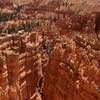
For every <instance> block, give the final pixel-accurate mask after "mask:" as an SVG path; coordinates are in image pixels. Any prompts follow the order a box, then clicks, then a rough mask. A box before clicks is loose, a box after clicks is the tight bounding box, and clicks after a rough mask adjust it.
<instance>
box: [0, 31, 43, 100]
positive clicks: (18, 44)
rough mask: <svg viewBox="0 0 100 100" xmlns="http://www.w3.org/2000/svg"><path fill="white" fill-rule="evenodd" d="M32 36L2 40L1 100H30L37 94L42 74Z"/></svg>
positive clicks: (0, 64)
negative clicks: (38, 82)
mask: <svg viewBox="0 0 100 100" xmlns="http://www.w3.org/2000/svg"><path fill="white" fill-rule="evenodd" d="M30 35H31V34H30ZM30 35H29V34H27V33H26V34H23V36H20V35H13V36H12V35H5V36H2V38H0V54H1V56H0V81H1V82H0V100H14V99H15V100H30V98H31V96H32V95H34V93H35V92H36V86H37V81H38V79H39V78H40V77H42V76H41V75H42V73H41V74H40V69H41V68H40V67H39V64H38V63H37V61H38V59H39V58H38V56H37V55H38V54H37V53H35V52H36V50H35V49H36V48H35V47H34V46H35V41H34V40H33V41H34V43H32V39H30V38H31V37H30ZM31 36H32V35H31ZM22 38H23V39H22ZM34 38H35V37H34ZM30 40H31V42H30Z"/></svg>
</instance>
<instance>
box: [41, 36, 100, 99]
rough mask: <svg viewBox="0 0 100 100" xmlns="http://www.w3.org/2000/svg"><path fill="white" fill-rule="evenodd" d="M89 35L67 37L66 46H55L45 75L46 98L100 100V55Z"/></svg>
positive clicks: (44, 95) (44, 88) (61, 44)
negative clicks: (91, 42)
mask: <svg viewBox="0 0 100 100" xmlns="http://www.w3.org/2000/svg"><path fill="white" fill-rule="evenodd" d="M87 37H88V35H87V36H86V37H84V38H83V37H76V38H73V39H70V40H67V38H68V37H66V40H67V41H66V43H67V45H66V47H64V48H63V43H58V44H57V45H55V47H54V49H53V52H52V55H51V56H50V59H49V62H48V65H47V67H46V72H45V74H44V77H45V80H44V87H43V100H50V99H51V98H52V100H74V99H77V100H85V99H86V100H89V99H91V100H99V99H100V94H99V93H100V88H99V87H100V81H99V79H100V78H99V75H100V68H99V66H100V63H99V61H100V56H99V55H100V54H99V51H98V50H97V49H96V48H94V46H93V45H92V44H90V43H89V42H90V41H88V40H87V42H86V38H87ZM87 39H89V38H87ZM92 40H93V39H92ZM64 43H65V42H64ZM85 43H86V45H85ZM88 43H89V44H88ZM98 43H99V41H98ZM94 44H95V43H94ZM95 45H96V44H95ZM95 47H96V46H95ZM98 47H99V50H100V44H99V45H98Z"/></svg>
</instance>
